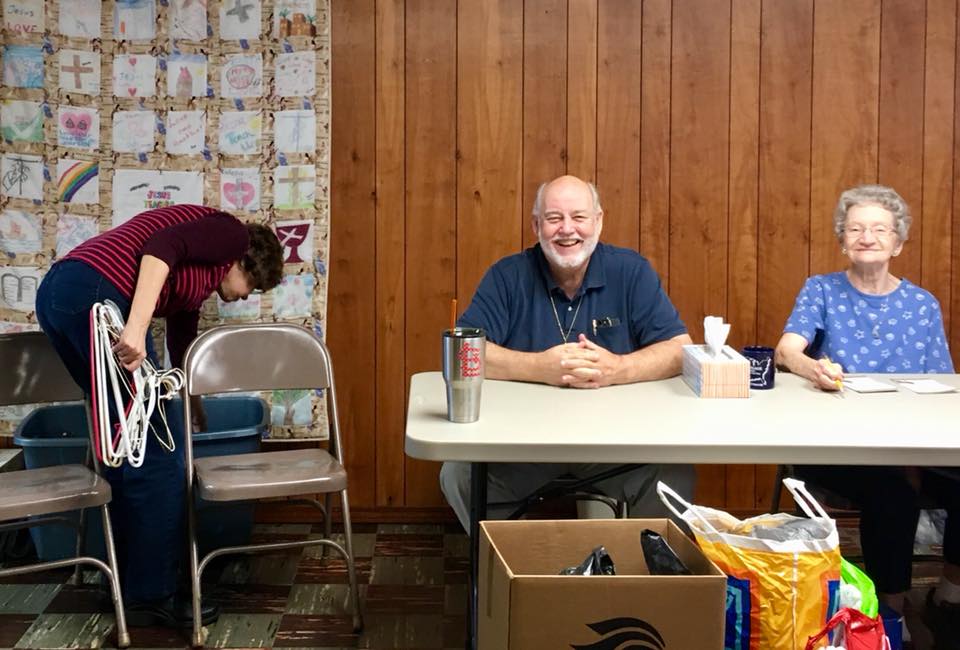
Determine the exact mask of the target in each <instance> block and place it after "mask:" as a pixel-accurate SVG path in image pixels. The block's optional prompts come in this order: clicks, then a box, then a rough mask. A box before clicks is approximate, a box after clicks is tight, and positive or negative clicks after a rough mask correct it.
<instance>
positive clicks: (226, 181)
mask: <svg viewBox="0 0 960 650" xmlns="http://www.w3.org/2000/svg"><path fill="white" fill-rule="evenodd" d="M220 206H221V207H222V208H223V209H224V210H242V211H244V212H256V211H257V210H259V209H260V169H259V168H258V167H227V168H224V169H222V170H220Z"/></svg>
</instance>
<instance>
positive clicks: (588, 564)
mask: <svg viewBox="0 0 960 650" xmlns="http://www.w3.org/2000/svg"><path fill="white" fill-rule="evenodd" d="M560 575H562V576H600V575H603V576H614V575H617V571H616V569H615V568H614V566H613V559H612V558H611V557H610V555H609V554H608V553H607V549H605V548H603V547H602V546H598V547H596V548H595V549H593V550H592V551H590V555H588V556H587V558H586V559H585V560H584V561H583V562H581V563H580V564H578V565H577V566H570V567H567V568H566V569H563V570H562V571H561V572H560Z"/></svg>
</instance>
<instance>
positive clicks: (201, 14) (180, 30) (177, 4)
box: [168, 0, 207, 41]
mask: <svg viewBox="0 0 960 650" xmlns="http://www.w3.org/2000/svg"><path fill="white" fill-rule="evenodd" d="M168 11H169V12H170V14H169V15H170V37H171V38H178V39H180V38H182V39H184V40H187V41H204V40H206V38H207V1H206V0H170V4H169V10H168Z"/></svg>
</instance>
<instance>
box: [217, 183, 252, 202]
mask: <svg viewBox="0 0 960 650" xmlns="http://www.w3.org/2000/svg"><path fill="white" fill-rule="evenodd" d="M255 195H256V189H255V188H254V187H253V184H252V183H247V182H245V181H240V182H239V183H224V184H223V196H224V197H225V198H226V199H227V201H229V202H230V203H232V204H233V205H235V206H236V207H238V208H244V207H246V206H247V205H249V204H250V202H251V201H253V197H254V196H255Z"/></svg>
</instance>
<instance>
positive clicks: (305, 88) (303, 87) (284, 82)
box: [274, 50, 317, 97]
mask: <svg viewBox="0 0 960 650" xmlns="http://www.w3.org/2000/svg"><path fill="white" fill-rule="evenodd" d="M276 66H277V69H276V73H275V74H274V83H275V92H276V95H277V96H278V97H306V96H310V95H313V94H315V93H316V90H317V54H316V52H314V51H312V50H310V51H307V52H285V53H283V54H278V55H277V58H276Z"/></svg>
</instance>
